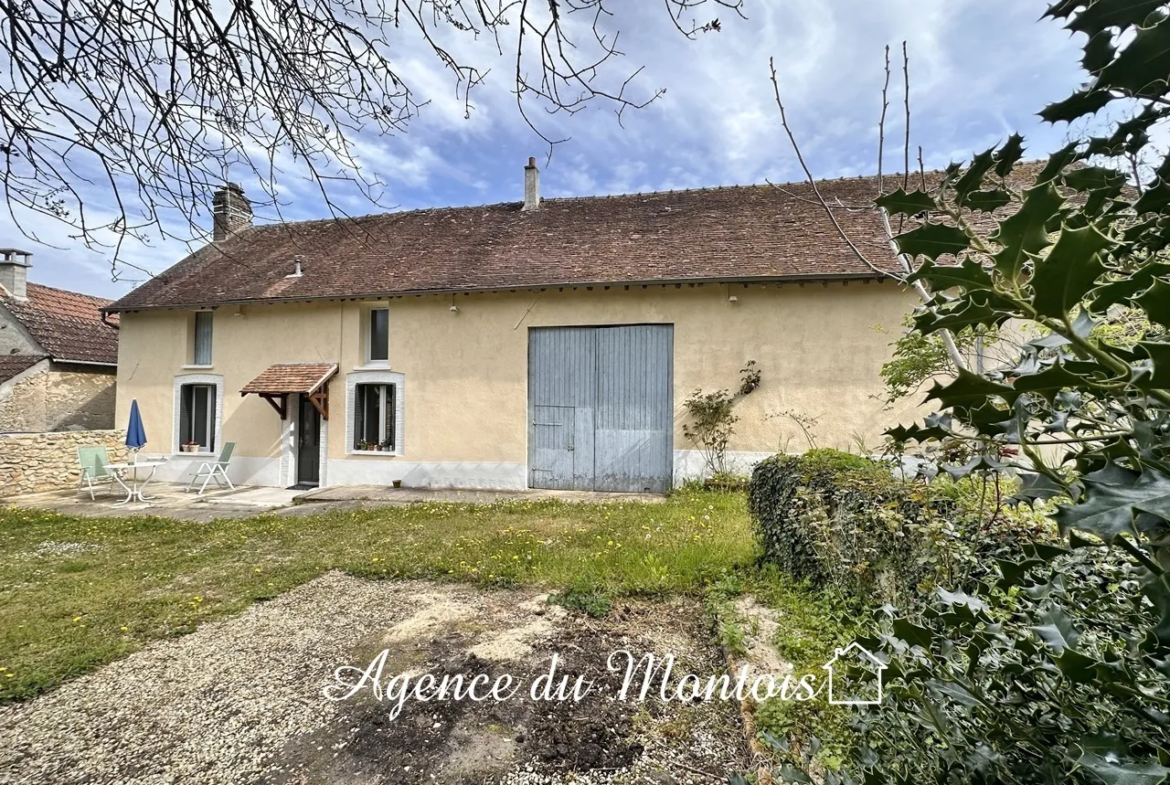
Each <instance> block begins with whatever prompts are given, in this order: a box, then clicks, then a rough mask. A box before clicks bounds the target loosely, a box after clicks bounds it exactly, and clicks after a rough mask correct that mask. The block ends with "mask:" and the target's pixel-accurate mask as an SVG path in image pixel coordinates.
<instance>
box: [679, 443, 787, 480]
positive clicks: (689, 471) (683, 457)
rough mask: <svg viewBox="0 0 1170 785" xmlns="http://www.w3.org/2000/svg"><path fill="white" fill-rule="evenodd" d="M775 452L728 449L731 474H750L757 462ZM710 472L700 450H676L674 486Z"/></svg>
mask: <svg viewBox="0 0 1170 785" xmlns="http://www.w3.org/2000/svg"><path fill="white" fill-rule="evenodd" d="M775 454H776V453H774V452H737V451H728V453H727V470H728V471H729V472H730V473H731V474H740V475H750V474H751V473H752V469H754V468H755V467H756V464H757V463H759V462H760V461H762V460H764V459H765V458H771V457H772V456H773V455H775ZM708 474H709V472H708V471H707V465H706V463H705V462H704V461H703V453H702V452H701V451H700V450H675V451H674V487H676V488H677V487H679V486H680V485H682V484H683V483H684V482H686V481H687V480H701V479H703V478H704V477H706V476H707V475H708Z"/></svg>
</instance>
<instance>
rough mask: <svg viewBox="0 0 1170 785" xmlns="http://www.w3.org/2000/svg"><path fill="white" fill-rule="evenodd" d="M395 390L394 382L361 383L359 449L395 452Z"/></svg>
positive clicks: (357, 429)
mask: <svg viewBox="0 0 1170 785" xmlns="http://www.w3.org/2000/svg"><path fill="white" fill-rule="evenodd" d="M394 393H395V387H394V385H392V384H359V385H358V386H357V389H356V390H355V392H354V396H355V400H354V416H355V417H356V418H357V420H356V422H355V423H354V427H353V433H354V445H353V448H354V449H355V450H373V451H375V452H380V451H382V452H393V451H394V430H395V429H394V409H395V402H394Z"/></svg>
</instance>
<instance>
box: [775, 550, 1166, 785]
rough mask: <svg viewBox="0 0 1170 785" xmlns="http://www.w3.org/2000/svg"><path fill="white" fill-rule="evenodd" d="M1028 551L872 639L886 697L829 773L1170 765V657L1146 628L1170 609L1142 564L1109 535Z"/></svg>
mask: <svg viewBox="0 0 1170 785" xmlns="http://www.w3.org/2000/svg"><path fill="white" fill-rule="evenodd" d="M1027 555H1028V556H1029V558H1028V559H1026V560H1025V561H1023V562H1009V563H1005V564H1003V566H1002V568H1001V569H1000V570H999V571H998V572H997V574H996V575H995V577H996V578H998V580H995V581H988V582H987V583H986V585H983V586H981V587H980V591H979V592H978V594H977V595H968V594H965V593H962V592H947V591H944V590H940V591H938V592H937V596H936V597H935V598H934V599H933V601H932V602H931V603H930V605H929V606H928V607H926V608H925V609H924V612H923V613H921V614H919V615H917V616H915V617H913V618H899V619H890V618H885V619H884V620H882V621H881V622H880V623H879V624H878V627H877V634H875V635H873V636H872V637H870V638H868V639H866V638H863V639H861V641H860V642H861V644H862V645H863V646H866V647H867V648H869V649H870V650H871V651H874V652H876V653H878V654H879V656H880V657H882V658H883V659H885V660H886V661H887V662H888V664H889V665H888V667H887V669H886V670H885V673H884V675H885V679H884V687H885V700H884V701H883V702H882V703H881V704H880V705H878V706H875V707H870V708H867V709H866V710H865V711H862V712H861V713H860V714H859V715H858V716H857V717H856V721H855V722H854V730H855V732H856V735H855V737H854V743H855V745H856V748H855V749H853V750H851V751H850V753H849V754H848V755H846V758H847V759H848V761H849V762H848V763H847V764H846V765H844V766H842V767H841V769H840V770H839V771H836V772H831V773H830V774H829V776H826V777H825V778H824V782H825V783H826V785H836V783H862V782H914V783H943V782H947V783H950V782H955V783H958V782H981V783H996V782H1003V783H1007V782H1065V783H1086V785H1087V784H1089V783H1091V784H1092V785H1102V783H1104V784H1106V785H1124V784H1128V783H1134V784H1135V785H1138V784H1140V785H1153V783H1159V782H1165V781H1166V780H1167V779H1170V768H1167V765H1168V764H1170V759H1168V754H1167V752H1166V751H1167V750H1170V718H1168V717H1167V713H1166V712H1167V708H1168V707H1170V701H1168V700H1167V698H1166V696H1167V695H1170V669H1168V668H1167V666H1166V659H1165V656H1164V652H1160V651H1159V650H1158V649H1159V647H1158V646H1157V644H1156V640H1155V638H1154V637H1153V636H1148V637H1147V636H1144V635H1143V634H1142V632H1141V631H1143V630H1148V629H1151V628H1153V627H1154V626H1156V625H1157V623H1158V616H1159V612H1158V610H1157V609H1156V608H1155V607H1154V605H1153V604H1152V603H1149V602H1145V601H1143V597H1142V591H1141V582H1142V578H1143V574H1142V570H1141V568H1139V567H1138V566H1136V565H1135V564H1134V563H1133V562H1132V561H1130V560H1128V559H1126V558H1124V557H1123V556H1122V555H1121V554H1120V553H1119V552H1117V551H1115V550H1108V551H1107V550H1105V549H1103V548H1080V549H1077V550H1075V551H1071V552H1070V551H1064V550H1062V549H1058V548H1054V547H1051V546H1040V547H1038V548H1034V549H1030V550H1029V553H1028V554H1027ZM879 615H880V616H884V615H885V614H879ZM786 746H787V745H784V744H782V745H781V747H782V748H786ZM804 757H805V766H803V767H802V768H804V769H805V771H806V772H808V765H807V764H808V763H810V762H811V761H812V757H811V755H807V754H806V755H805V756H804ZM796 781H807V780H801V779H800V778H799V777H797V778H796Z"/></svg>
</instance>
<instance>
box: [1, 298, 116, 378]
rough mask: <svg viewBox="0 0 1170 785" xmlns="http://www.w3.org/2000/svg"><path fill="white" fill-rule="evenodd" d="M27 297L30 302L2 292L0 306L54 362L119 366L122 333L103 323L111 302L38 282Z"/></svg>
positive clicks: (113, 318) (114, 319)
mask: <svg viewBox="0 0 1170 785" xmlns="http://www.w3.org/2000/svg"><path fill="white" fill-rule="evenodd" d="M27 294H28V299H27V300H18V299H16V298H15V297H13V296H11V295H9V294H7V293H4V292H2V291H0V304H2V305H3V306H4V307H5V308H7V309H8V310H9V311H11V312H12V315H13V316H15V317H16V319H17V321H19V322H20V323H21V325H23V326H24V328H25V329H26V330H28V332H29V334H30V335H31V336H32V337H33V340H35V341H36V342H37V343H38V344H39V345H40V347H41V349H43V350H44V351H45V352H46V353H47V354H48V355H50V356H51V357H52V358H53V359H54V360H63V361H73V362H84V363H103V364H109V365H116V364H117V362H118V330H117V327H115V326H112V325H110V324H106V323H105V322H103V321H102V313H101V310H102V308H105V307H106V306H108V305H110V303H111V301H110V300H104V299H102V298H101V297H91V296H90V295H87V294H78V293H77V292H68V291H65V290H64V289H54V288H53V287H51V286H42V285H40V284H35V283H30V284H28V292H27ZM111 321H113V322H115V323H116V321H117V319H116V317H112V318H111Z"/></svg>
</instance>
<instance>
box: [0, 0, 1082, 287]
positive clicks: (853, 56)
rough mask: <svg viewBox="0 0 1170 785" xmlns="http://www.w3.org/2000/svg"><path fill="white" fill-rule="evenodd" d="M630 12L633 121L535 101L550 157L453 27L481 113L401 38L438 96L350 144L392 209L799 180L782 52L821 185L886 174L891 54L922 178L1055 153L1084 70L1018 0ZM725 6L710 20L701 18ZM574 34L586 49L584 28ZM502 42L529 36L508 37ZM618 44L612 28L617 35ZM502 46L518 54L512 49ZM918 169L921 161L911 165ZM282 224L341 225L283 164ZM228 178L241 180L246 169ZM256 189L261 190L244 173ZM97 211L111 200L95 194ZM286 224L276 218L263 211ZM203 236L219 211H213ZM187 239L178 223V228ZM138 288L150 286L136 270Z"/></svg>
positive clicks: (766, 4) (507, 60) (502, 85)
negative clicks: (554, 140) (1054, 107)
mask: <svg viewBox="0 0 1170 785" xmlns="http://www.w3.org/2000/svg"><path fill="white" fill-rule="evenodd" d="M614 8H615V9H616V10H617V13H618V16H616V17H615V18H614V19H613V20H607V21H606V24H607V25H611V26H616V27H619V28H620V29H621V31H622V35H621V47H620V48H621V50H622V51H623V52H625V53H626V54H627V56H626V57H624V58H622V59H620V60H615V61H613V62H612V63H610V64H609V66H608V67H609V69H610V70H609V72H608V73H609V75H610V83H611V84H612V83H613V80H614V79H615V78H616V79H618V80H619V81H620V78H621V77H622V76H624V75H625V74H626V73H628V72H630V71H632V70H633V69H635V68H637V67H638V66H640V65H644V66H645V70H644V71H643V72H642V73H641V74H640V75H639V77H638V78H637V80H636V81H635V82H634V83H633V84H632V85H631V90H633V91H634V93H633V94H634V95H637V96H642V97H645V96H648V95H651V94H652V93H653V91H654V90H655V89H658V88H666V90H667V92H666V94H665V95H664V96H663V97H662V98H661V99H659V100H658V101H656V102H655V103H654V104H652V105H651V106H650V107H648V108H646V109H644V110H641V111H638V112H627V113H626V114H625V115H624V119H623V123H622V124H621V125H619V124H618V122H617V121H616V119H615V117H614V114H613V107H612V106H605V105H602V104H596V105H594V106H593V107H591V108H588V109H586V110H584V111H582V112H580V113H579V114H577V115H574V116H571V117H570V116H568V115H565V114H557V115H547V114H545V113H544V112H543V111H541V110H540V109H539V107H537V106H536V105H535V104H530V105H529V108H530V110H531V117H532V118H533V120H534V121H536V122H538V124H539V127H540V128H541V130H542V131H544V132H545V133H546V134H548V135H550V136H552V137H560V136H571V137H572V140H571V141H569V142H567V143H566V144H564V145H560V146H558V147H557V148H556V150H555V151H554V154H553V157H552V160H551V162H549V163H548V164H546V163H545V161H544V157H543V153H544V152H545V148H544V146H543V144H542V142H541V141H540V139H539V138H538V137H537V136H536V135H535V134H534V133H533V132H532V131H531V129H529V128H528V127H527V125H526V124H525V123H524V121H523V120H522V119H521V118H520V117H519V116H518V113H517V111H516V107H515V95H514V93H513V92H512V90H513V76H514V70H513V69H514V62H513V61H512V59H511V54H509V53H508V52H507V51H506V52H505V55H504V56H503V57H499V56H497V55H496V53H495V44H494V43H493V42H492V41H491V40H490V39H489V38H486V37H482V36H481V37H480V38H479V39H478V40H477V39H473V38H472V37H470V36H467V35H456V34H452V33H451V32H450V31H448V32H445V33H441V34H440V38H439V42H440V43H441V44H442V45H443V46H444V47H446V48H447V49H448V50H449V51H450V52H451V53H452V55H453V56H454V57H455V58H456V59H457V60H459V61H461V62H474V63H476V64H477V65H480V66H481V67H482V68H483V69H484V70H487V69H488V68H490V69H491V71H490V73H489V74H488V76H487V80H486V84H485V85H483V86H481V87H480V88H478V89H477V91H475V92H473V94H472V103H473V104H474V106H475V109H474V110H473V111H472V113H471V119H465V118H464V107H463V104H462V101H461V100H460V99H459V97H458V96H457V94H456V92H455V87H454V83H453V81H452V78H451V74H450V72H449V71H448V70H447V69H446V68H445V67H444V66H443V64H442V63H441V62H439V61H438V59H437V58H435V57H434V55H433V54H432V53H430V52H429V51H427V48H426V46H425V44H424V43H423V42H421V41H419V40H417V39H413V38H409V37H401V36H405V35H406V33H405V32H403V33H401V34H400V37H398V38H394V39H392V42H393V43H394V45H395V46H396V47H398V48H399V51H398V54H397V55H396V62H398V63H399V64H400V65H401V68H402V72H403V75H404V76H406V77H408V78H409V79H410V81H411V85H412V87H413V88H414V90H415V91H416V97H417V98H419V99H423V100H430V103H429V104H428V105H427V106H425V107H424V108H423V110H422V112H421V115H420V117H419V118H418V119H417V120H416V121H415V122H414V123H413V124H412V125H411V126H410V128H409V130H408V131H407V132H406V133H402V134H397V135H393V136H384V137H379V136H377V135H374V134H372V133H366V134H362V135H360V136H359V137H358V138H356V139H354V140H352V141H353V152H354V154H355V156H356V157H357V158H358V160H359V161H360V162H361V163H362V165H363V166H364V167H367V171H369V172H370V173H371V174H372V175H375V176H376V177H377V178H378V179H380V180H381V181H383V182H384V183H385V191H384V193H383V194H381V197H382V198H381V200H380V203H381V205H382V206H383V207H395V208H412V207H421V206H432V205H445V204H481V203H485V202H493V201H516V200H518V199H520V198H521V194H522V182H523V179H522V167H523V165H524V163H525V162H526V161H527V158H528V156H529V155H538V156H540V163H541V166H542V168H543V169H544V173H543V177H542V186H543V190H544V193H545V194H546V195H549V196H558V195H586V194H594V193H617V192H630V191H648V190H661V189H677V188H691V187H697V186H705V185H717V184H731V183H747V182H761V181H762V180H764V179H765V178H768V179H772V180H774V181H776V180H791V179H798V178H800V177H801V174H800V170H799V168H798V166H797V164H796V160H795V158H794V156H793V155H792V153H791V150H790V149H789V146H788V143H787V139H786V138H785V137H784V135H783V131H782V129H781V127H780V122H779V116H778V112H777V111H776V107H775V104H774V102H773V98H772V86H771V83H770V81H769V78H768V58H769V57H774V58H775V61H776V66H777V70H778V72H779V76H780V81H781V87H782V89H783V92H784V96H785V100H786V103H787V104H788V106H789V111H790V119H791V120H792V123H793V125H794V127H795V128H796V129H797V132H798V134H799V138H800V140H801V142H802V145H803V148H804V150H805V153H806V155H807V157H808V160H809V163H810V165H811V166H812V167H813V169H814V171H815V172H817V173H818V174H819V175H822V176H826V177H836V176H843V175H855V174H865V173H870V172H872V171H873V170H874V169H875V168H876V151H877V129H876V126H877V119H878V113H879V111H880V90H881V81H882V71H881V60H882V48H883V46H885V45H886V44H887V43H889V44H891V50H892V52H891V55H892V59H893V67H894V69H895V70H894V74H893V79H892V86H891V87H892V89H891V104H892V105H891V108H890V116H889V120H888V123H887V134H888V137H889V142H888V144H887V156H888V157H887V159H886V164H885V167H886V171H893V170H894V169H898V168H900V167H901V159H902V150H901V137H902V133H903V130H904V127H903V124H902V109H901V100H902V96H901V72H900V67H901V51H900V45H901V41H902V40H907V41H908V42H909V47H910V56H911V79H912V83H911V92H912V96H911V97H912V107H913V119H912V132H913V144H914V145H915V146H917V145H918V144H921V145H922V146H923V147H924V154H925V157H926V161H927V165H928V166H932V167H934V166H940V165H943V164H945V163H947V162H948V161H949V160H951V159H959V158H964V157H966V156H968V155H970V153H971V152H973V151H976V150H979V149H981V148H984V147H986V146H988V145H990V144H993V143H995V142H997V141H999V140H1001V139H1003V138H1004V137H1005V136H1006V135H1007V134H1008V133H1010V132H1011V131H1012V130H1021V131H1024V132H1025V133H1027V134H1028V135H1029V137H1030V145H1031V149H1032V151H1033V153H1035V154H1039V153H1042V152H1044V151H1045V150H1048V149H1052V148H1053V147H1055V146H1057V144H1058V143H1059V142H1060V140H1061V137H1062V136H1063V134H1064V129H1062V128H1056V129H1054V128H1046V127H1043V126H1041V125H1040V124H1039V122H1038V120H1037V118H1036V117H1035V112H1036V111H1037V110H1039V109H1040V108H1041V107H1042V106H1043V105H1044V104H1045V103H1047V102H1049V101H1053V100H1058V99H1060V98H1063V97H1064V96H1065V95H1066V94H1067V93H1068V92H1069V91H1071V90H1072V89H1073V88H1074V87H1075V86H1076V84H1077V83H1078V81H1079V80H1080V78H1081V74H1080V73H1079V72H1078V70H1077V67H1076V62H1077V60H1078V58H1079V50H1078V44H1079V41H1078V40H1077V39H1070V38H1069V37H1068V35H1067V33H1065V32H1064V31H1062V30H1061V29H1060V28H1059V26H1058V25H1056V24H1053V23H1052V22H1050V21H1049V22H1036V21H1035V20H1036V19H1037V17H1038V16H1039V15H1040V13H1041V12H1042V11H1043V3H1039V4H1033V3H1020V2H1018V0H982V1H981V2H976V1H975V0H946V1H945V2H943V1H942V0H936V2H922V0H802V2H783V3H782V2H773V0H747V3H746V5H745V12H746V13H747V15H748V17H749V19H748V20H747V21H743V20H740V19H737V18H736V17H735V16H734V14H729V13H726V12H720V13H719V14H718V15H719V16H720V18H721V22H722V28H723V29H722V32H718V33H707V34H703V35H700V36H698V38H697V40H695V41H688V40H686V39H684V38H683V37H682V36H681V35H679V34H678V32H677V31H676V30H675V29H674V28H673V26H672V25H671V24H670V23H669V21H668V20H667V19H666V17H665V15H664V11H663V7H662V4H661V3H636V4H635V3H626V4H615V5H614ZM714 13H715V9H714V8H711V9H700V10H699V11H698V12H697V16H698V18H699V19H700V20H705V19H707V18H709V16H711V15H712V14H714ZM584 21H585V19H584V17H581V16H578V17H576V18H575V19H574V20H573V24H574V25H575V26H576V27H575V31H574V37H575V39H576V40H577V41H578V42H580V43H582V44H584V43H586V42H587V41H588V37H587V36H586V35H584V32H585V31H584V30H583V29H582V28H581V26H580V25H581V23H582V22H584ZM504 32H505V35H514V33H515V30H513V29H506V30H505V31H504ZM610 32H611V33H612V29H611V30H610ZM509 43H510V42H509V41H508V40H507V39H505V40H504V45H505V49H507V47H508V45H509ZM913 157H916V151H915V155H914V156H913ZM279 164H280V165H281V167H282V168H283V169H284V171H285V173H286V174H285V175H284V177H283V178H282V180H281V182H280V193H279V195H280V199H281V204H282V207H281V210H280V214H281V215H283V216H284V217H285V218H287V219H293V218H308V217H323V216H326V215H328V214H329V211H328V207H327V206H326V205H325V203H324V201H323V200H322V199H321V197H320V195H319V193H318V192H317V190H316V186H315V185H313V184H312V183H310V182H308V181H306V180H304V179H303V173H300V172H299V171H298V169H297V167H296V166H295V164H294V162H292V161H291V160H288V159H287V157H282V158H281V159H280V160H279ZM232 176H233V178H236V177H237V173H236V172H235V171H233V172H232ZM238 179H240V180H241V182H242V184H243V185H244V187H245V190H247V191H249V193H255V192H256V188H257V186H256V185H255V183H252V182H249V181H248V180H247V178H244V177H239V178H238ZM332 195H333V198H334V200H335V201H336V203H337V204H338V206H340V208H341V209H342V210H343V211H345V212H347V213H350V214H361V213H367V212H371V211H374V210H377V209H379V206H378V205H377V204H372V203H370V202H369V201H368V200H367V199H366V198H365V197H363V196H362V195H361V193H360V192H359V191H358V189H356V188H352V187H345V186H344V185H343V184H339V185H338V186H336V188H335V190H334V191H333V192H332ZM90 196H91V199H92V201H93V202H94V203H95V204H101V203H102V200H103V196H104V195H103V194H102V192H101V191H100V190H97V189H95V190H93V191H92V192H91V194H90ZM260 213H261V219H272V218H274V217H275V215H276V213H275V210H274V209H264V210H261V211H260ZM202 220H203V223H204V224H207V223H209V219H208V218H207V217H206V216H204V218H203V219H202ZM30 221H31V223H30V226H32V227H33V228H35V230H36V231H37V232H38V233H39V234H40V235H42V236H46V237H55V238H60V237H61V236H62V232H61V231H60V228H59V227H56V226H55V225H53V224H52V222H51V221H49V220H48V219H45V218H43V217H40V216H37V217H34V218H32V219H30ZM171 228H172V229H174V230H175V231H176V233H178V232H179V231H180V230H181V229H182V227H179V226H174V227H171ZM0 241H3V242H4V243H5V244H11V245H18V246H21V245H23V246H28V245H30V243H29V242H28V241H26V240H24V239H23V238H21V237H20V236H19V234H18V233H17V232H16V230H15V228H14V227H13V226H12V224H11V221H8V220H4V221H0ZM57 245H59V246H64V247H65V248H66V250H60V251H58V250H50V249H46V248H43V247H32V248H31V249H30V250H33V251H34V252H35V253H36V254H37V256H36V258H35V259H34V263H36V264H37V267H36V269H35V270H34V273H33V278H34V280H42V281H44V282H46V283H52V284H56V285H62V286H69V287H72V288H77V289H85V290H91V291H95V292H100V293H105V294H109V295H116V294H118V293H120V292H121V291H124V290H125V288H126V286H125V284H112V283H110V281H109V257H108V254H106V255H103V254H101V253H94V252H90V251H87V250H85V249H84V248H83V247H82V245H81V244H80V242H78V241H75V240H69V239H68V238H64V239H61V240H59V241H58V242H57ZM186 252H187V248H186V247H185V244H183V243H178V242H174V241H170V242H161V241H160V242H158V243H157V244H156V245H155V246H154V247H145V246H142V245H139V244H137V243H133V242H131V243H128V244H127V245H126V246H125V248H124V253H125V254H126V258H127V259H128V260H130V261H132V262H133V263H134V264H140V265H141V266H144V267H147V268H149V269H154V270H161V269H164V268H166V267H167V266H169V265H170V264H172V263H173V262H175V261H177V260H178V259H179V258H181V257H182V256H183V255H184V254H185V253H186ZM127 277H141V276H140V275H138V274H137V273H134V272H133V271H127Z"/></svg>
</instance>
